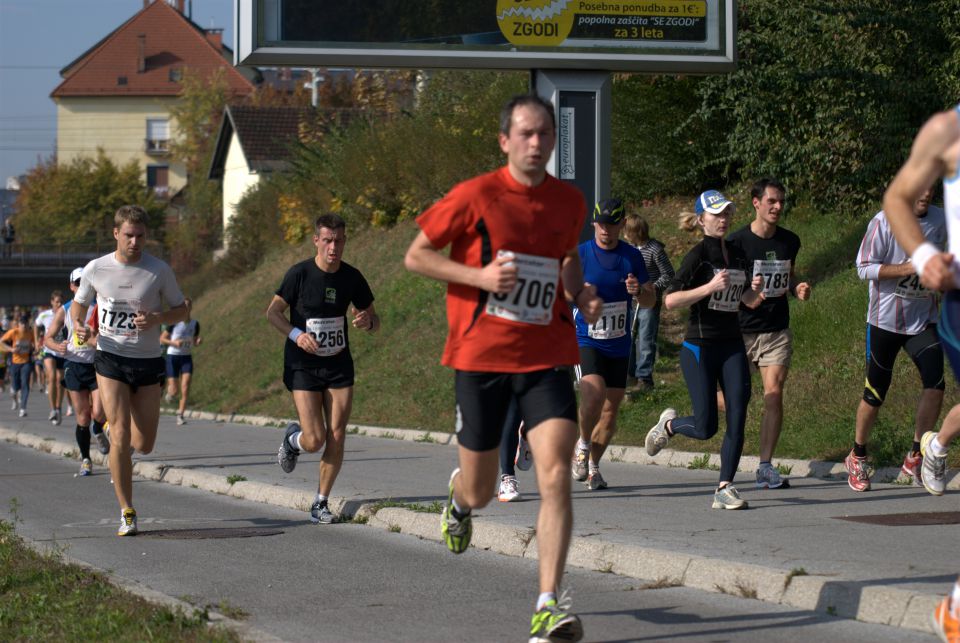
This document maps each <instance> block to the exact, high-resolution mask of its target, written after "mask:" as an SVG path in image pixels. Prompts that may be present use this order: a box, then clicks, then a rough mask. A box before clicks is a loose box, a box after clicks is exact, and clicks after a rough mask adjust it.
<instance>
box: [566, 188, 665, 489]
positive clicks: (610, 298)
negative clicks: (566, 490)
mask: <svg viewBox="0 0 960 643" xmlns="http://www.w3.org/2000/svg"><path fill="white" fill-rule="evenodd" d="M625 215H626V212H625V211H624V208H623V204H622V203H621V202H620V201H619V200H618V199H607V200H605V201H600V202H599V203H597V205H596V207H594V209H593V218H592V221H593V229H594V236H593V239H591V240H589V241H585V242H583V243H581V244H580V245H579V246H578V248H577V250H578V252H579V253H580V263H581V265H582V266H583V279H584V281H585V282H587V283H590V284H592V285H594V286H596V288H597V296H598V297H600V299H602V300H603V302H604V303H603V311H602V313H601V315H600V318H599V319H598V320H597V321H596V322H594V323H593V324H589V323H587V321H586V320H585V319H584V318H583V315H581V314H580V311H576V312H575V314H574V319H575V320H576V324H577V343H578V344H579V346H580V365H579V366H577V376H578V379H579V380H580V412H579V426H580V440H579V441H578V442H577V448H576V450H575V451H574V457H573V463H572V469H573V477H574V479H575V480H580V481H586V483H587V488H588V489H605V488H606V487H607V483H606V482H605V481H604V479H603V476H601V475H600V467H599V464H600V458H601V457H603V453H604V451H606V449H607V446H608V445H609V444H610V440H611V439H612V438H613V434H614V433H616V431H617V411H618V409H619V408H620V403H621V402H622V401H623V395H624V389H625V388H626V384H627V365H628V362H629V360H630V344H631V338H630V319H629V311H630V309H631V308H632V307H633V303H632V302H634V301H635V302H636V303H637V304H638V305H639V306H640V307H641V308H650V307H652V306H653V305H654V304H656V299H657V295H656V291H655V290H654V287H653V284H652V283H651V282H650V278H649V277H648V275H647V268H646V265H645V264H644V262H643V255H641V254H640V251H639V250H637V249H636V248H634V247H633V246H631V245H630V244H629V243H620V233H621V232H623V225H624V223H625V219H626V217H625Z"/></svg>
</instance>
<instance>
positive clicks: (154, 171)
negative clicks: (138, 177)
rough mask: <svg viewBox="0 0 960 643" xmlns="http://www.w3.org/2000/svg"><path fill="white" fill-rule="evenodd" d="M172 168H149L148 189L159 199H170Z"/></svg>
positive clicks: (151, 166) (155, 166)
mask: <svg viewBox="0 0 960 643" xmlns="http://www.w3.org/2000/svg"><path fill="white" fill-rule="evenodd" d="M169 180H170V168H169V167H167V166H166V165H148V166H147V187H148V188H149V189H150V190H151V191H152V192H153V194H154V195H155V196H156V197H157V198H158V199H169V198H170V184H169Z"/></svg>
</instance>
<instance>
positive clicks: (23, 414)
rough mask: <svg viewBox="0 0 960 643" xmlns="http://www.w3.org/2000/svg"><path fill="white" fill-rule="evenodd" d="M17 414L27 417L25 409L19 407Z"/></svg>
mask: <svg viewBox="0 0 960 643" xmlns="http://www.w3.org/2000/svg"><path fill="white" fill-rule="evenodd" d="M19 416H20V417H22V418H25V417H27V409H20V413H19Z"/></svg>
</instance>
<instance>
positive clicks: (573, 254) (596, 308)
mask: <svg viewBox="0 0 960 643" xmlns="http://www.w3.org/2000/svg"><path fill="white" fill-rule="evenodd" d="M560 282H561V283H562V284H563V294H564V296H565V297H566V299H567V301H570V302H573V305H574V306H576V307H577V309H578V310H579V311H580V314H581V315H583V318H584V319H585V320H586V321H587V323H588V324H592V323H594V322H596V321H597V320H598V319H600V313H601V312H602V311H603V300H602V299H600V298H599V297H597V288H596V286H593V285H591V284H588V283H586V282H585V281H584V280H583V266H581V265H580V253H579V252H577V249H576V248H575V247H574V248H572V249H571V250H569V251H567V254H566V255H564V257H563V261H562V262H561V263H560Z"/></svg>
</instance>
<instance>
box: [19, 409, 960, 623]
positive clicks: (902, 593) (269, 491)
mask: <svg viewBox="0 0 960 643" xmlns="http://www.w3.org/2000/svg"><path fill="white" fill-rule="evenodd" d="M224 421H226V420H224ZM231 421H236V420H231ZM275 424H276V423H274V425H275ZM351 428H352V427H351ZM357 428H358V429H361V427H360V426H359V425H358V426H357ZM370 429H375V430H376V431H378V432H379V431H383V432H384V433H389V434H392V435H387V436H384V435H382V434H381V435H377V437H393V438H394V439H414V438H416V437H420V440H418V441H421V442H422V441H425V440H423V436H424V435H429V432H424V431H408V430H403V429H399V430H396V429H389V430H387V429H379V428H378V427H362V429H361V430H363V431H365V433H364V434H365V435H368V436H370V435H376V434H375V433H371V432H369V431H370ZM401 432H402V433H401ZM398 435H402V436H403V437H398ZM0 440H5V441H7V442H12V443H14V444H20V445H22V446H27V447H31V448H33V449H36V450H38V451H44V452H47V453H51V454H53V455H62V456H64V457H69V458H73V459H76V458H77V452H76V449H75V448H74V447H73V446H72V445H70V444H67V443H64V442H58V441H56V440H53V439H49V438H48V439H42V438H39V437H37V436H35V435H32V434H30V433H26V432H22V431H11V430H9V429H5V428H2V427H0ZM617 448H618V449H629V448H630V447H617ZM634 450H636V451H639V450H640V449H634ZM678 454H680V455H683V456H689V455H694V456H695V455H696V454H681V453H680V452H672V453H668V452H667V451H664V452H663V455H665V456H666V455H669V461H670V462H673V461H674V459H675V458H677V457H678ZM643 457H645V458H649V456H647V455H646V453H644V454H643ZM91 459H92V460H94V461H95V462H98V463H99V464H106V457H105V456H103V455H101V454H100V453H91ZM681 459H682V458H681ZM825 464H829V463H825ZM133 472H134V474H135V475H137V476H140V477H142V478H146V479H148V480H155V481H158V482H165V483H167V484H174V485H180V486H189V487H192V488H196V489H201V490H204V491H209V492H213V493H219V494H221V495H229V496H231V497H234V498H238V499H241V500H249V501H253V502H260V503H264V504H271V505H276V506H281V507H286V508H289V509H294V510H297V511H309V509H310V504H311V503H312V501H313V495H312V494H310V493H307V492H305V491H299V490H295V489H289V488H286V487H282V486H280V485H271V484H265V483H262V482H257V481H247V480H244V481H237V482H234V483H231V482H229V481H228V479H227V477H226V476H222V475H215V474H210V473H204V472H198V471H193V470H189V469H177V468H176V467H172V466H170V465H166V464H162V463H156V462H136V463H135V464H134V468H133ZM953 482H954V483H956V482H957V477H956V476H954V479H953ZM951 488H953V487H951ZM389 500H390V499H388V498H385V499H383V500H382V501H381V502H371V501H366V502H358V501H356V500H349V499H346V498H342V497H332V498H330V506H331V509H332V510H334V511H335V512H336V513H338V514H340V516H341V519H346V520H354V519H358V518H359V519H361V521H362V522H366V524H367V525H369V526H371V527H376V528H379V529H383V530H385V531H391V532H397V533H403V534H407V535H411V536H416V537H418V538H422V539H428V540H436V541H440V540H441V538H440V529H439V518H438V516H437V514H435V513H428V512H423V511H414V510H412V509H409V508H405V507H402V506H393V505H391V506H384V505H383V504H382V503H387V502H389ZM471 547H475V548H477V549H483V550H487V551H492V552H495V553H498V554H504V555H507V556H516V557H522V558H531V559H536V558H537V541H536V534H535V531H534V529H532V528H530V529H518V528H515V527H511V526H508V525H503V524H499V523H495V522H488V521H478V522H474V525H473V537H472V541H471ZM567 562H568V563H569V564H570V565H573V566H575V567H580V568H584V569H590V570H594V571H599V572H605V573H613V574H619V575H622V576H628V577H631V578H636V579H639V580H646V581H648V582H649V581H653V582H651V583H649V584H648V587H669V586H678V585H682V586H684V587H690V588H694V589H699V590H704V591H708V592H720V593H724V594H731V595H734V596H740V597H743V598H754V599H758V600H762V601H766V602H770V603H776V604H780V605H787V606H790V607H795V608H798V609H803V610H807V611H812V612H819V613H823V614H828V615H830V616H839V617H843V618H849V619H854V620H857V621H863V622H865V623H877V624H882V625H888V626H892V627H898V628H904V629H910V630H916V631H920V632H926V633H931V634H932V633H934V632H933V630H932V629H931V626H930V614H931V613H932V612H933V609H934V607H935V606H936V604H937V602H938V601H939V600H940V597H939V596H937V595H932V594H920V593H916V592H912V591H909V590H901V589H896V588H889V587H878V586H872V585H868V584H866V583H863V582H858V581H850V580H844V579H841V578H836V577H828V576H814V575H807V574H806V572H803V571H802V570H792V571H785V570H783V569H778V568H773V567H763V566H759V565H751V564H747V563H736V562H731V561H727V560H723V559H718V558H707V557H703V556H695V555H689V554H683V553H677V552H672V551H669V550H662V549H652V548H645V547H636V546H633V545H621V544H614V543H609V542H605V541H603V540H601V539H598V538H595V537H590V538H584V537H573V538H572V539H571V542H570V551H569V554H568V556H567Z"/></svg>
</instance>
